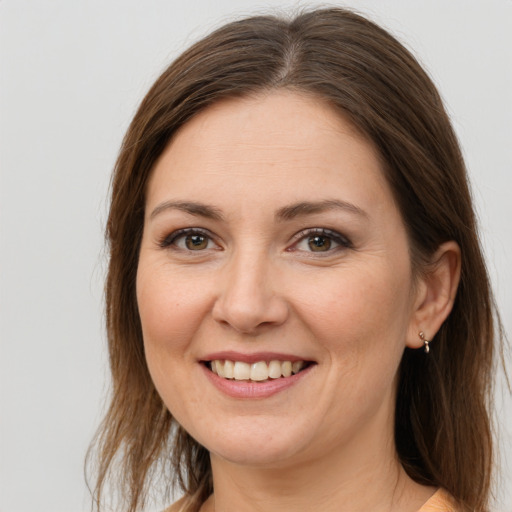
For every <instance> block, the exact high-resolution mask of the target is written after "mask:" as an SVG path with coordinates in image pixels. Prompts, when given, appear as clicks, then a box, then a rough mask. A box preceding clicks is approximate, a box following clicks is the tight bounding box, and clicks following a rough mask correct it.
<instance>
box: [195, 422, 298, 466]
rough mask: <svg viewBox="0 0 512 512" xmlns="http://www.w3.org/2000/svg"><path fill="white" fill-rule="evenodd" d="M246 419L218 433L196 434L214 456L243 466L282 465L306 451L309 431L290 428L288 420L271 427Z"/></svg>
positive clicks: (264, 423)
mask: <svg viewBox="0 0 512 512" xmlns="http://www.w3.org/2000/svg"><path fill="white" fill-rule="evenodd" d="M246 420H247V421H241V422H237V425H230V426H229V427H226V428H224V429H222V431H221V432H219V431H217V432H218V433H217V435H215V436H212V435H204V436H201V435H197V436H194V437H195V438H196V440H198V442H199V443H200V444H202V445H203V446H204V447H205V448H206V449H207V450H208V451H209V452H210V453H211V454H212V455H213V456H217V457H219V458H221V459H223V460H226V461H228V462H231V463H233V464H240V465H244V466H255V467H280V466H283V465H287V463H292V462H293V461H296V460H298V459H299V458H300V454H301V453H303V452H304V451H306V450H307V444H308V442H307V439H308V436H307V434H306V433H305V432H304V430H303V429H301V428H295V429H290V420H289V419H288V420H287V421H285V422H283V424H282V425H274V426H273V427H271V428H269V425H268V421H265V420H263V422H260V421H257V420H254V419H249V418H247V419H246ZM262 423H263V425H262ZM296 426H297V427H298V425H296Z"/></svg>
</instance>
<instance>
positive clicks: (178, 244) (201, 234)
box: [160, 228, 218, 251]
mask: <svg viewBox="0 0 512 512" xmlns="http://www.w3.org/2000/svg"><path fill="white" fill-rule="evenodd" d="M160 247H162V248H165V247H174V248H176V249H180V250H182V251H204V250H206V249H216V248H218V245H217V244H216V243H215V242H214V241H213V239H212V237H211V236H210V235H209V234H208V232H206V231H205V230H202V229H198V228H187V229H179V230H178V231H174V232H173V233H171V234H170V235H168V236H166V237H165V238H164V239H163V240H162V241H161V242H160Z"/></svg>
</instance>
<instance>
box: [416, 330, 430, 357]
mask: <svg viewBox="0 0 512 512" xmlns="http://www.w3.org/2000/svg"><path fill="white" fill-rule="evenodd" d="M418 334H419V337H420V339H421V341H423V345H424V350H425V354H428V353H429V352H430V345H429V343H430V341H429V340H427V339H426V338H425V333H424V332H423V331H420V332H419V333H418Z"/></svg>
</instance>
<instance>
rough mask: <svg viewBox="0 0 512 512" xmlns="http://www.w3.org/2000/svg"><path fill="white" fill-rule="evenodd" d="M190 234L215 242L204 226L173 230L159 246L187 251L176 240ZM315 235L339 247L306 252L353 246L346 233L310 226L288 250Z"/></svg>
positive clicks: (299, 234)
mask: <svg viewBox="0 0 512 512" xmlns="http://www.w3.org/2000/svg"><path fill="white" fill-rule="evenodd" d="M189 235H200V236H204V237H206V238H207V239H208V240H211V241H213V242H214V237H213V236H212V234H211V233H210V232H209V231H207V230H206V229H202V228H183V229H178V230H177V231H173V232H172V233H170V234H169V235H167V236H165V237H164V238H162V239H161V240H160V241H159V244H158V245H159V246H160V247H161V248H162V249H166V248H170V247H172V246H174V248H175V249H177V250H185V251H187V250H186V249H182V248H178V247H177V246H176V241H177V240H179V239H180V238H181V237H185V236H189ZM314 236H320V237H324V238H326V239H330V240H332V241H334V243H336V244H338V247H334V248H332V249H331V248H329V249H328V250H327V251H306V252H311V253H315V252H317V253H322V252H323V253H328V254H332V253H333V252H335V251H337V250H340V249H350V248H352V247H353V245H352V242H351V241H350V240H349V239H348V238H347V237H346V236H344V235H342V234H340V233H338V232H336V231H333V230H331V229H326V228H308V229H304V230H302V231H300V232H299V233H297V234H296V235H295V236H294V237H293V238H294V240H295V241H294V242H293V245H292V246H291V247H290V248H288V249H287V251H289V252H293V251H296V250H297V249H296V246H297V245H298V244H299V243H300V242H301V241H303V240H305V239H307V238H312V237H314ZM187 252H195V251H192V250H190V251H187ZM197 252H201V250H198V251H197ZM318 256H320V257H321V255H320V254H318Z"/></svg>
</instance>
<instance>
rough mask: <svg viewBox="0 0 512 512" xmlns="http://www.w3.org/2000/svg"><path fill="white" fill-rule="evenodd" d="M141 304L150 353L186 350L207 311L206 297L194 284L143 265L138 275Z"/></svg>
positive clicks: (138, 295) (139, 304)
mask: <svg viewBox="0 0 512 512" xmlns="http://www.w3.org/2000/svg"><path fill="white" fill-rule="evenodd" d="M137 302H138V307H139V314H140V318H141V323H142V330H143V337H144V345H145V347H146V350H147V351H148V352H150V351H152V350H159V351H167V352H175V351H177V350H183V349H184V347H185V346H186V345H187V343H188V341H189V340H190V338H191V335H192V333H193V331H194V330H195V329H196V328H197V326H198V324H199V319H200V318H201V316H202V314H203V312H204V310H205V308H206V299H205V295H204V294H201V293H198V290H197V286H194V283H190V282H189V281H186V280H184V279H183V278H182V279H180V277H179V273H174V274H173V275H172V276H170V275H169V272H166V271H165V268H161V269H159V268H155V267H154V266H153V267H149V266H148V267H145V266H144V265H143V264H141V265H140V266H139V269H138V272H137Z"/></svg>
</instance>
